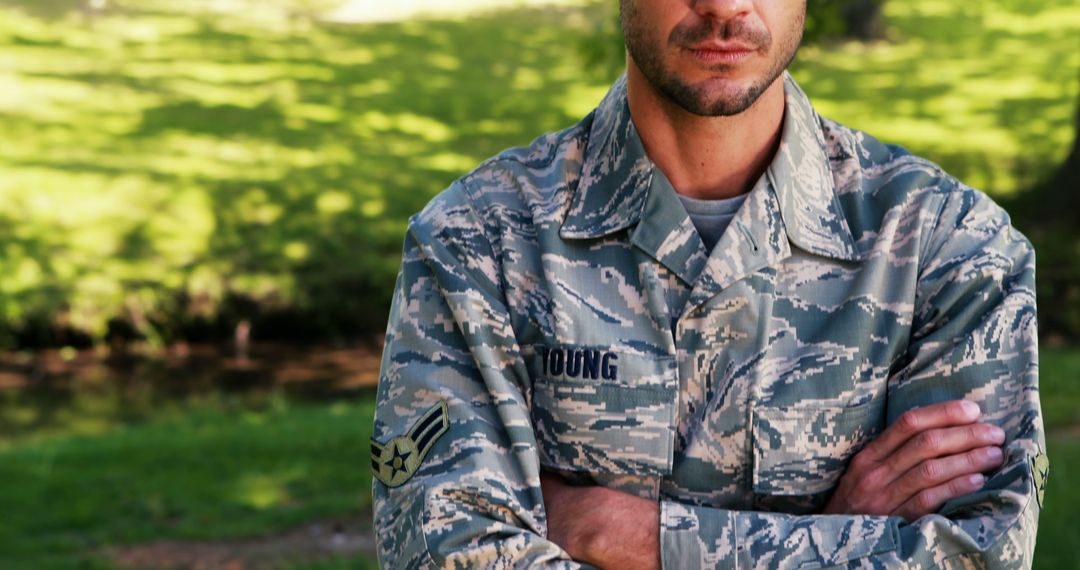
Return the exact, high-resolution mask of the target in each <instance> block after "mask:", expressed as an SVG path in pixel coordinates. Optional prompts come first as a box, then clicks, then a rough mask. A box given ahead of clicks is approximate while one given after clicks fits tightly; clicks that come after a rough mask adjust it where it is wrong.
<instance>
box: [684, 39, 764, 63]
mask: <svg viewBox="0 0 1080 570" xmlns="http://www.w3.org/2000/svg"><path fill="white" fill-rule="evenodd" d="M686 49H687V50H688V51H689V52H690V53H691V54H693V56H694V57H695V58H697V59H698V60H700V61H701V62H703V63H709V64H728V65H730V64H734V63H738V62H740V61H742V60H744V59H747V58H749V57H750V56H752V55H754V53H755V52H757V49H756V48H754V47H753V46H750V45H747V44H741V43H733V42H723V43H721V42H709V43H702V44H697V45H693V46H690V47H688V48H686Z"/></svg>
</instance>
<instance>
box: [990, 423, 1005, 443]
mask: <svg viewBox="0 0 1080 570" xmlns="http://www.w3.org/2000/svg"><path fill="white" fill-rule="evenodd" d="M990 437H992V438H994V440H996V441H1005V430H1003V429H1001V428H999V427H997V426H993V427H991V428H990Z"/></svg>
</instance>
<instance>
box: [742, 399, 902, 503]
mask: <svg viewBox="0 0 1080 570" xmlns="http://www.w3.org/2000/svg"><path fill="white" fill-rule="evenodd" d="M884 402H885V399H884V398H878V399H876V400H874V401H871V402H868V403H865V404H861V405H857V406H851V407H803V406H784V407H768V406H759V407H757V408H755V409H754V411H753V440H754V470H753V474H754V478H753V486H754V493H755V494H757V495H781V496H808V495H815V494H820V497H819V498H820V499H821V501H814V500H811V502H822V503H823V502H824V499H826V498H827V496H826V493H827V492H829V491H831V490H832V489H833V487H835V486H836V484H837V482H839V480H840V477H841V476H842V475H843V474H844V470H845V469H847V464H848V461H849V460H850V459H851V456H852V455H854V454H855V453H857V452H858V451H859V450H860V449H862V447H863V446H864V445H866V444H867V443H868V442H869V441H870V440H871V439H873V437H874V436H876V435H877V434H878V433H879V432H880V431H881V426H882V422H883V421H884V418H883V416H882V413H883V411H884ZM806 498H808V499H809V497H806Z"/></svg>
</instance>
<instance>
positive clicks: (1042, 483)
mask: <svg viewBox="0 0 1080 570" xmlns="http://www.w3.org/2000/svg"><path fill="white" fill-rule="evenodd" d="M1049 476H1050V459H1049V458H1048V457H1046V454H1045V453H1040V454H1038V455H1036V456H1035V457H1033V458H1031V480H1032V481H1033V482H1034V483H1035V496H1036V497H1037V498H1038V499H1039V508H1042V506H1043V495H1044V494H1046V478H1047V477H1049Z"/></svg>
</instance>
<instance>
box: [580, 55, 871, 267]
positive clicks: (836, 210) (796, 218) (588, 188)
mask: <svg viewBox="0 0 1080 570" xmlns="http://www.w3.org/2000/svg"><path fill="white" fill-rule="evenodd" d="M784 93H785V97H786V107H785V117H784V126H783V131H782V134H781V140H780V147H779V149H778V151H777V153H776V156H775V157H774V158H773V161H772V163H771V164H770V165H769V168H768V170H767V172H766V177H767V178H768V182H769V183H770V185H771V186H772V188H773V190H774V192H775V194H776V198H777V203H778V208H779V210H780V212H779V213H780V215H781V216H782V219H783V220H782V221H783V224H782V225H783V230H784V231H786V233H787V238H788V239H789V240H790V241H791V242H792V243H793V244H795V245H796V246H798V247H799V248H801V249H803V250H805V251H808V252H811V253H814V254H817V255H822V256H826V257H831V258H835V259H843V260H855V259H858V257H859V255H858V252H857V249H856V247H855V240H854V238H853V237H852V235H851V230H850V228H849V227H848V224H847V221H846V219H845V218H844V214H843V210H842V209H841V208H840V204H839V203H838V201H837V198H836V191H835V187H834V184H833V176H832V170H831V169H830V168H829V159H828V155H827V152H826V146H825V140H824V137H823V135H822V131H821V125H820V119H819V117H818V115H817V113H816V112H815V111H814V109H813V107H812V106H811V104H810V101H809V99H808V98H807V96H806V94H805V93H803V91H802V89H800V88H799V86H798V85H797V84H796V83H795V80H794V79H793V78H792V77H791V75H790V74H788V73H787V72H785V73H784ZM654 169H656V166H655V165H654V164H653V162H652V161H651V160H649V158H648V156H646V154H645V149H644V147H643V146H642V144H641V139H640V138H639V137H638V134H637V130H636V129H635V127H634V123H633V121H632V120H631V118H630V109H629V107H628V105H627V100H626V76H625V75H624V76H623V77H620V78H619V80H618V81H616V82H615V84H614V85H613V86H612V88H611V90H610V91H609V92H608V94H607V96H605V97H604V99H603V101H601V103H600V105H599V106H598V107H597V108H596V110H595V111H594V115H593V121H592V125H591V128H590V132H589V140H588V143H587V145H586V147H585V156H584V160H583V162H582V170H581V178H580V179H579V181H578V188H577V191H576V193H575V194H574V197H573V199H572V200H571V203H570V208H569V210H568V211H567V215H566V218H565V219H564V220H563V224H562V227H561V229H560V232H559V235H560V236H561V237H563V238H565V239H588V238H599V237H602V236H605V235H608V234H611V233H614V232H617V231H619V230H623V229H627V228H629V227H631V226H634V225H636V224H637V223H638V222H639V221H640V220H641V218H642V212H643V211H644V210H645V205H646V201H647V198H648V195H649V189H650V187H651V186H652V179H653V172H654ZM673 229H675V228H673Z"/></svg>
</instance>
